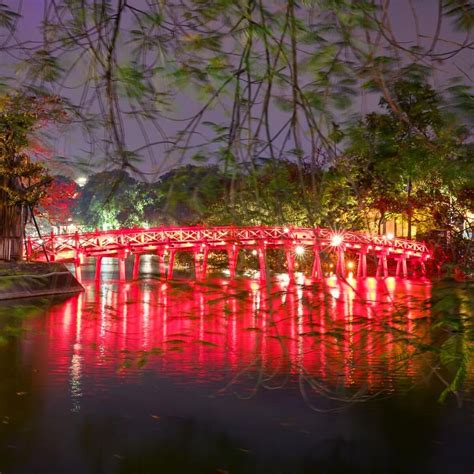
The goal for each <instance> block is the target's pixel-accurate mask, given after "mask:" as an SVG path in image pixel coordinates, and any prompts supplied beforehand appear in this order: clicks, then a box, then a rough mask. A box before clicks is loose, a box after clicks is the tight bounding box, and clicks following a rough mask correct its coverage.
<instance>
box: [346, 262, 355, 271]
mask: <svg viewBox="0 0 474 474" xmlns="http://www.w3.org/2000/svg"><path fill="white" fill-rule="evenodd" d="M347 268H348V269H349V270H352V269H353V268H354V262H347Z"/></svg>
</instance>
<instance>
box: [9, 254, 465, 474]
mask: <svg viewBox="0 0 474 474" xmlns="http://www.w3.org/2000/svg"><path fill="white" fill-rule="evenodd" d="M148 263H149V262H148ZM148 263H147V261H146V260H145V261H144V267H143V268H142V270H145V271H146V270H147V268H145V267H146V266H147V265H148ZM107 269H108V270H112V268H111V267H106V270H107ZM86 276H87V274H86ZM113 276H114V274H113V273H105V274H104V278H103V280H102V282H101V283H100V284H97V283H95V282H94V281H93V280H89V281H86V292H85V293H84V294H83V295H80V296H78V297H72V298H69V299H67V300H62V301H56V302H54V303H53V302H51V301H36V302H31V301H29V302H22V303H21V304H20V302H18V301H17V302H15V303H10V304H8V305H4V306H3V307H0V338H1V339H0V344H1V345H0V473H1V474H7V473H89V472H91V473H225V472H229V473H289V474H292V473H412V472H413V473H472V472H473V471H474V364H473V362H472V361H473V359H474V352H473V351H474V347H473V346H474V344H473V334H472V328H473V321H472V314H471V311H472V301H471V299H470V298H471V297H472V292H471V291H470V290H469V288H468V287H466V286H465V285H460V286H459V285H458V286H448V287H446V285H443V284H435V285H434V284H431V283H430V282H428V281H404V280H395V279H392V278H389V279H387V280H385V281H384V280H375V279H370V278H369V279H367V280H365V281H361V282H356V281H355V280H349V281H348V282H340V281H337V280H335V279H327V280H326V281H325V282H323V283H322V284H319V285H312V284H311V283H310V282H307V281H304V279H300V280H299V281H298V282H297V283H298V284H292V285H289V284H288V282H287V281H285V279H284V276H281V277H280V279H279V280H277V281H274V282H273V283H272V284H271V285H269V286H268V287H262V286H260V285H259V284H258V283H257V282H256V281H253V280H251V279H242V280H240V281H238V282H237V284H232V285H231V284H229V282H228V281H227V280H225V279H219V278H214V279H211V280H210V281H208V282H207V283H205V284H204V283H203V284H197V283H194V282H192V281H191V280H184V279H183V280H181V281H178V282H174V283H172V284H170V283H164V282H161V281H159V280H157V279H153V278H143V279H142V280H140V281H139V282H129V283H126V284H119V282H117V281H116V280H114V279H113ZM450 384H452V385H451V389H452V390H451V391H446V388H447V387H448V386H449V385H450ZM443 394H444V395H446V397H445V400H444V402H442V403H441V402H440V401H439V399H440V396H441V397H442V396H443Z"/></svg>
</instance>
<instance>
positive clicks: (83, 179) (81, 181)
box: [76, 176, 87, 188]
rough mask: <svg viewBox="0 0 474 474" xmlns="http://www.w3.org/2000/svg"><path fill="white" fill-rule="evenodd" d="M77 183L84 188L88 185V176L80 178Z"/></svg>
mask: <svg viewBox="0 0 474 474" xmlns="http://www.w3.org/2000/svg"><path fill="white" fill-rule="evenodd" d="M76 183H77V184H78V186H80V187H81V188H82V186H85V185H86V183H87V176H79V178H77V179H76Z"/></svg>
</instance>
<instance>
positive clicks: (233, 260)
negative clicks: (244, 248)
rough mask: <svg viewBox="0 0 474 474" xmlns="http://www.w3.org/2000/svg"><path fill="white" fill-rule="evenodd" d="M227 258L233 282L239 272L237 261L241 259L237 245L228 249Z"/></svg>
mask: <svg viewBox="0 0 474 474" xmlns="http://www.w3.org/2000/svg"><path fill="white" fill-rule="evenodd" d="M227 257H228V259H229V275H230V278H231V280H233V279H234V278H235V273H236V271H237V260H238V258H239V249H238V248H237V246H236V245H235V244H233V245H229V247H227Z"/></svg>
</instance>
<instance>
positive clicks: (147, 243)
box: [26, 226, 430, 276]
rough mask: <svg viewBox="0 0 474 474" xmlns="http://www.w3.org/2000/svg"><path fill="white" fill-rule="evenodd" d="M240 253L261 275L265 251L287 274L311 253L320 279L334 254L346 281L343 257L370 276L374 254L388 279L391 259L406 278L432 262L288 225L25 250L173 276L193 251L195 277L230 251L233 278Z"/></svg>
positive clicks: (98, 235) (360, 237) (404, 247)
mask: <svg viewBox="0 0 474 474" xmlns="http://www.w3.org/2000/svg"><path fill="white" fill-rule="evenodd" d="M241 249H253V250H256V251H257V253H258V256H259V263H260V268H261V270H265V252H266V250H268V249H283V250H285V252H286V254H287V267H288V271H289V273H292V271H293V267H294V255H295V252H297V251H298V249H300V251H301V249H308V250H309V249H312V251H313V252H314V257H315V262H314V265H313V275H312V276H315V275H316V276H318V275H319V276H321V273H322V272H321V268H320V267H321V264H320V260H319V254H320V252H335V253H336V255H337V265H336V273H337V274H339V275H341V276H345V264H344V255H345V254H346V253H347V252H351V253H355V254H357V255H358V257H359V266H358V274H359V276H365V275H366V256H367V255H368V254H373V255H375V256H376V257H377V258H378V261H379V265H378V267H380V269H379V268H378V271H379V270H380V272H381V273H383V274H384V276H386V275H387V272H388V270H387V258H394V259H396V260H397V273H403V274H404V275H405V276H406V262H407V261H416V262H418V263H420V265H421V267H422V270H424V262H425V261H426V260H427V259H428V258H429V257H430V252H429V250H428V248H427V247H426V245H425V244H424V243H421V242H417V241H413V240H407V239H399V238H389V237H387V236H380V235H373V234H366V233H362V232H353V231H334V230H330V229H324V228H294V227H290V226H285V227H264V226H258V227H233V226H226V227H199V226H194V227H158V228H153V229H144V228H141V229H137V228H134V229H119V230H112V231H95V232H85V233H75V234H62V235H56V234H50V235H48V236H46V237H43V238H42V239H39V238H36V239H35V238H29V239H28V240H27V245H26V258H27V259H28V260H31V261H41V260H49V261H57V262H74V263H75V264H76V267H80V264H81V263H82V261H83V259H84V257H96V258H97V259H99V260H100V259H101V258H102V257H116V258H119V259H120V260H123V261H124V259H125V258H126V256H127V255H128V254H134V255H135V257H136V260H139V256H140V255H142V254H158V255H160V257H161V260H162V262H161V263H162V264H163V265H164V264H165V261H166V260H167V261H168V275H170V273H171V274H172V265H173V261H174V255H175V253H176V252H178V251H189V252H193V254H194V256H195V264H196V273H198V270H200V271H201V272H204V273H205V270H206V265H207V254H208V252H209V251H211V250H224V251H227V252H228V255H229V266H230V267H231V268H230V270H231V274H232V275H233V274H234V273H235V268H232V267H234V266H235V264H236V261H234V260H236V258H237V254H238V252H239V250H241ZM303 251H304V250H303ZM170 266H171V271H170V268H169V267H170ZM198 267H199V268H198ZM121 273H122V272H121ZM261 273H262V271H261ZM134 274H135V272H134Z"/></svg>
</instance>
